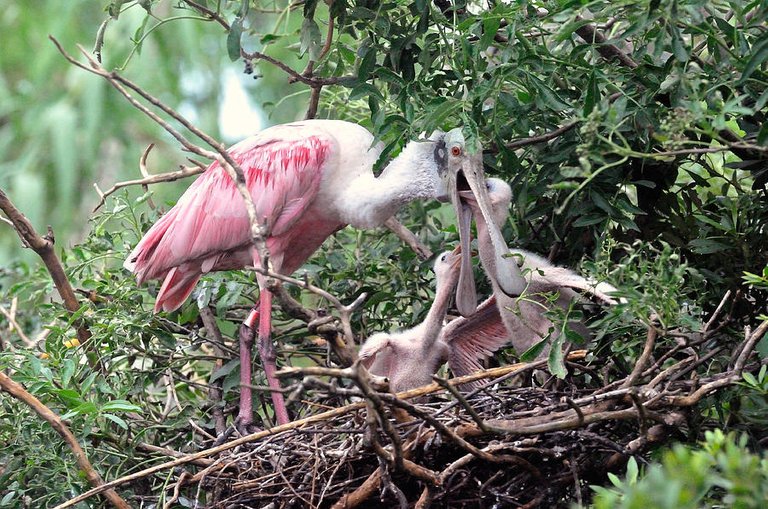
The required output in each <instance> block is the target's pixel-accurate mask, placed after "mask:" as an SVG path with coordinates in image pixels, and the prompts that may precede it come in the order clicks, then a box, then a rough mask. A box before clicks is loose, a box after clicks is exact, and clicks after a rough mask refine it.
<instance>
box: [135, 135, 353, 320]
mask: <svg viewBox="0 0 768 509" xmlns="http://www.w3.org/2000/svg"><path fill="white" fill-rule="evenodd" d="M272 131H274V129H273V130H272ZM271 134H272V135H273V136H272V137H270V138H268V139H266V140H264V139H263V137H258V136H257V137H254V138H250V139H247V140H245V141H243V142H241V143H239V144H237V145H235V146H233V147H232V148H231V149H230V154H231V155H232V157H233V159H235V161H237V163H238V164H239V165H240V167H241V168H242V169H243V173H244V176H245V179H246V185H247V187H248V190H249V191H250V192H251V196H252V198H253V201H254V205H255V207H256V214H257V217H258V218H260V219H262V220H263V221H264V223H265V224H266V225H267V228H268V238H267V247H268V248H269V250H270V253H271V255H272V263H273V266H274V267H275V269H276V270H278V271H279V272H286V273H290V272H292V271H293V270H295V269H296V268H298V266H299V265H301V264H302V263H303V262H304V261H305V260H306V258H307V257H308V256H309V255H310V254H311V253H312V252H314V251H315V250H316V249H317V248H318V247H319V245H320V244H321V243H322V242H323V240H325V238H326V237H327V236H328V235H330V233H332V232H334V231H336V230H338V229H339V228H341V227H342V226H343V224H342V223H340V222H339V221H338V220H334V219H330V220H327V221H323V220H322V216H320V217H318V216H315V217H314V218H313V220H312V221H304V222H302V221H301V219H302V215H303V214H304V213H305V212H306V211H307V209H308V208H309V207H310V206H311V204H312V202H313V201H314V200H315V198H316V197H317V192H318V189H319V187H320V181H321V179H322V176H323V171H324V163H325V161H326V159H327V156H328V152H329V146H330V144H331V142H330V140H328V139H327V138H324V137H322V136H320V135H313V136H309V137H305V138H299V139H298V140H297V139H291V138H287V139H281V138H279V137H275V136H274V134H275V133H274V132H272V133H271ZM278 134H281V133H280V132H279V130H278ZM292 227H293V228H296V227H298V228H299V230H302V231H306V228H307V227H312V228H313V234H312V235H305V236H302V243H303V244H304V245H303V246H302V247H301V248H298V249H296V253H295V254H299V256H298V257H297V256H295V254H294V256H290V257H288V261H289V262H290V267H285V266H284V263H283V262H284V261H285V260H284V258H285V253H284V252H282V251H281V250H280V249H279V248H280V247H284V246H283V245H284V244H285V243H286V238H285V237H290V239H294V238H296V237H297V232H296V231H291V228H292ZM319 232H322V233H324V235H317V233H319ZM321 236H322V238H319V237H321ZM307 243H308V244H309V245H306V244H307ZM275 248H278V249H275ZM254 260H258V258H254V257H253V256H252V250H251V242H250V235H249V222H248V215H247V213H246V209H245V205H244V204H243V201H242V198H241V196H240V194H239V192H238V190H237V188H236V186H235V184H234V182H233V181H232V179H231V178H230V177H229V175H227V173H226V172H225V171H224V169H223V168H222V167H221V166H220V165H219V163H218V162H214V163H213V164H211V165H210V166H209V167H208V169H207V170H206V171H205V172H204V173H203V174H202V175H201V176H200V177H199V178H198V179H197V180H196V181H195V182H194V183H193V184H192V185H191V186H190V187H189V189H187V191H186V192H185V193H184V195H183V196H182V197H181V198H180V199H179V201H178V203H177V204H176V205H175V206H174V207H173V208H171V210H169V211H168V212H167V213H166V214H165V215H164V216H163V217H162V218H160V220H159V221H158V222H157V223H156V224H155V225H154V226H153V227H152V228H151V229H150V230H149V231H148V232H147V234H146V235H145V236H144V238H143V239H142V240H141V242H139V244H138V245H137V246H136V248H135V249H134V250H133V252H132V253H131V255H130V256H129V257H128V261H127V262H126V267H127V268H128V269H129V270H132V271H133V272H135V273H136V277H137V279H138V281H139V283H141V282H143V281H145V280H148V279H164V282H163V285H162V287H161V289H160V293H159V294H158V297H157V302H156V304H155V311H159V310H161V309H162V310H165V311H171V310H174V309H176V308H178V307H179V306H181V304H182V303H183V302H184V301H185V300H186V298H187V297H188V296H189V294H190V293H191V292H192V290H193V289H194V287H195V285H196V283H197V281H198V280H199V279H200V276H201V275H202V274H204V273H206V272H209V271H212V270H214V271H216V270H230V269H239V268H243V267H245V266H247V265H249V264H252V263H254Z"/></svg>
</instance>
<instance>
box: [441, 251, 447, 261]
mask: <svg viewBox="0 0 768 509" xmlns="http://www.w3.org/2000/svg"><path fill="white" fill-rule="evenodd" d="M446 258H448V254H446V253H443V254H442V255H441V256H440V261H441V262H444V261H445V259H446Z"/></svg>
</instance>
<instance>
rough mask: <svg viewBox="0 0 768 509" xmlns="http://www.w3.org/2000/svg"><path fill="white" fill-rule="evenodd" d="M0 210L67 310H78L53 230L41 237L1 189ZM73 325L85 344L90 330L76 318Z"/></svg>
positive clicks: (80, 339)
mask: <svg viewBox="0 0 768 509" xmlns="http://www.w3.org/2000/svg"><path fill="white" fill-rule="evenodd" d="M0 210H2V211H3V212H5V215H6V216H7V217H8V219H9V220H10V221H11V223H13V228H14V230H16V233H17V234H18V235H19V238H20V239H21V241H22V242H23V243H24V245H25V246H29V247H30V248H31V249H32V250H33V251H34V252H35V253H37V255H38V256H39V257H40V258H41V259H42V260H43V263H44V264H45V268H46V269H48V273H49V274H50V275H51V279H53V284H54V285H55V286H56V290H57V291H58V292H59V295H60V296H61V299H62V301H63V302H64V307H65V308H66V309H67V311H69V312H70V313H75V312H76V311H77V310H79V309H80V302H79V301H78V300H77V296H76V295H75V291H74V290H73V289H72V285H71V284H70V283H69V279H68V278H67V275H66V273H65V272H64V267H62V265H61V262H60V261H59V257H58V256H56V252H55V251H54V249H53V244H54V237H53V230H51V228H50V227H48V233H47V234H46V235H45V236H44V237H41V236H40V235H39V234H38V233H37V231H36V230H35V228H34V226H32V223H30V222H29V219H27V218H26V216H25V215H24V214H22V213H21V212H20V211H19V209H17V208H16V206H15V205H14V204H13V202H12V201H11V199H10V198H9V197H8V195H7V194H5V192H4V191H3V190H2V189H0ZM74 327H75V331H76V332H77V339H78V340H79V341H80V344H81V345H83V346H85V345H87V344H88V341H89V340H90V339H91V331H89V330H88V328H87V327H86V326H85V324H84V323H83V322H82V320H76V321H75V322H74Z"/></svg>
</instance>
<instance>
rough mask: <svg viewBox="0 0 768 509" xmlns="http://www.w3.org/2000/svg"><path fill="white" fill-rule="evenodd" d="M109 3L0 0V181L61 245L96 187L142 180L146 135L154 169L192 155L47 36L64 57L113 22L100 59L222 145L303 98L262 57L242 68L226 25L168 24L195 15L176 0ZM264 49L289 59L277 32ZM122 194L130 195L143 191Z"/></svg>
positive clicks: (267, 20)
mask: <svg viewBox="0 0 768 509" xmlns="http://www.w3.org/2000/svg"><path fill="white" fill-rule="evenodd" d="M108 4H109V2H106V1H102V2H94V1H92V0H91V1H88V0H67V1H66V2H61V1H58V0H33V1H28V2H11V1H8V0H3V1H0V48H2V50H0V188H2V189H3V190H5V191H6V192H7V193H8V194H9V195H10V197H11V199H12V200H13V202H14V203H15V204H16V206H17V207H18V208H19V209H20V210H21V211H22V212H23V213H24V214H26V216H27V217H29V219H30V220H31V221H32V223H33V224H34V226H35V228H37V229H38V231H45V229H46V227H47V225H50V226H51V227H52V228H53V230H54V233H55V235H56V242H57V245H58V246H59V247H60V248H61V247H69V246H71V245H72V244H74V243H76V242H79V241H81V240H82V239H83V237H84V236H85V234H86V233H87V231H88V229H89V217H90V216H91V215H92V210H93V207H94V206H95V205H96V203H97V202H98V200H99V196H98V194H97V192H96V191H95V189H94V187H93V184H94V183H96V184H98V186H99V187H100V188H101V189H102V190H107V189H108V188H109V187H111V186H112V185H113V184H114V183H115V182H117V181H121V180H127V179H135V178H140V176H141V175H140V173H139V169H138V161H139V157H140V156H141V154H142V152H143V151H144V149H145V148H146V147H147V145H149V144H150V143H155V144H156V147H155V149H154V150H153V151H152V154H151V156H150V158H149V161H148V167H149V171H150V172H152V173H161V172H166V171H172V170H175V169H177V167H178V166H179V165H182V164H185V163H186V164H189V163H188V162H187V161H186V160H185V154H184V153H182V152H181V151H180V149H179V145H178V143H177V142H176V140H173V139H172V138H170V136H169V135H168V134H167V133H165V132H164V131H162V129H160V128H159V127H158V126H157V125H155V124H154V123H152V122H151V121H150V120H149V119H147V118H146V117H145V116H144V115H143V114H141V113H139V112H138V111H137V110H135V109H134V108H133V107H132V106H130V105H129V104H128V102H127V101H126V100H125V99H124V98H123V97H122V96H120V95H119V94H118V93H117V92H116V91H115V90H113V89H112V88H111V86H110V85H109V84H108V83H107V82H106V81H105V80H103V79H102V78H99V77H97V76H94V75H91V74H89V73H87V72H85V71H83V70H81V69H78V68H75V67H74V66H72V65H70V64H69V63H68V62H67V61H66V60H65V59H64V58H63V57H62V56H61V54H60V53H59V52H58V51H57V50H56V48H55V46H54V45H53V43H52V42H51V41H50V40H49V38H48V37H49V35H50V36H53V37H55V38H56V39H58V40H59V41H60V42H61V43H62V45H63V46H64V48H65V49H66V50H67V51H68V52H70V53H71V54H76V53H78V49H77V45H82V47H83V48H85V49H86V50H87V51H89V52H90V51H92V50H93V48H94V44H95V41H96V39H97V33H98V31H99V27H100V26H101V25H102V23H103V22H104V21H105V20H107V19H109V22H108V23H107V26H106V30H105V31H104V45H103V48H104V49H103V63H104V66H105V67H106V68H107V69H123V68H124V74H125V76H126V77H128V78H129V79H131V80H133V81H135V82H136V83H138V84H139V85H141V86H142V87H144V88H145V89H146V90H147V91H148V92H150V93H152V94H154V95H156V96H157V97H159V98H160V99H161V100H162V101H164V102H165V103H166V104H168V105H169V106H171V107H173V108H176V109H178V110H179V111H181V112H182V113H183V114H184V115H185V116H186V117H187V118H188V119H189V120H191V121H192V122H193V123H195V124H196V125H198V126H199V127H201V128H202V129H203V130H204V131H205V132H207V133H208V134H210V135H212V136H214V137H216V138H218V139H221V140H224V141H225V142H226V143H233V142H235V141H238V140H239V139H241V138H244V137H246V136H248V135H250V134H252V133H253V132H255V131H256V130H258V129H259V128H260V127H266V126H268V125H271V124H275V123H281V122H286V121H290V120H293V119H295V118H297V117H301V116H302V115H303V113H304V108H305V104H306V100H307V96H308V90H307V89H306V87H304V86H303V85H301V84H293V85H289V84H287V80H286V76H285V74H283V73H282V71H279V70H277V69H274V68H267V67H266V66H265V67H264V69H259V70H258V72H257V73H256V74H255V75H246V74H244V73H243V64H242V61H241V62H236V63H233V62H231V61H229V59H228V58H227V56H226V55H227V51H226V48H225V47H224V45H225V44H226V33H225V31H224V30H223V28H222V27H221V26H220V25H218V24H216V23H213V22H210V21H206V20H202V19H200V21H199V22H196V23H195V22H191V23H190V22H188V21H185V22H181V23H175V22H173V20H174V19H176V20H178V19H180V18H185V19H187V18H190V17H192V18H194V17H196V16H195V15H194V13H192V12H191V11H184V10H180V9H177V8H175V5H174V3H173V2H162V3H160V4H157V5H155V6H154V7H153V13H154V14H155V15H156V16H157V17H155V16H148V15H147V13H146V12H145V11H143V10H142V9H138V8H131V9H126V10H125V11H124V12H123V13H121V15H120V16H119V17H118V18H117V19H114V18H110V15H109V13H108V12H106V10H105V9H106V7H107V5H108ZM163 9H165V10H166V11H167V12H163ZM257 14H258V19H259V20H260V22H262V23H264V25H265V26H266V27H269V28H270V29H272V28H274V27H275V23H278V24H279V26H280V29H281V30H283V29H284V30H288V31H292V30H296V29H298V26H300V24H301V15H300V14H298V15H296V16H291V15H290V14H289V15H288V16H285V15H284V16H280V15H279V14H278V13H271V12H259V13H257ZM169 17H170V18H171V21H166V22H164V23H160V24H159V23H158V21H159V20H158V18H163V19H167V18H169ZM155 25H157V26H155ZM137 27H142V29H143V32H144V33H143V36H144V38H143V41H142V44H141V46H140V49H139V52H140V53H141V54H140V55H137V54H136V53H134V51H135V45H134V43H133V40H139V39H140V38H141V34H139V33H138V32H137ZM271 52H272V53H273V54H275V55H278V56H279V57H280V58H281V59H284V60H285V61H286V62H287V63H289V64H291V63H293V58H295V57H294V54H293V53H292V52H289V51H285V52H284V54H281V48H280V42H279V41H278V42H277V43H275V44H273V45H272V49H271ZM80 60H81V61H82V60H84V58H82V57H80ZM254 76H255V78H254ZM263 104H266V105H267V109H266V110H265V109H262V105H263ZM270 105H272V106H271V107H270ZM222 126H226V128H225V129H223V128H222ZM188 184H189V180H187V181H181V182H176V183H172V184H165V185H162V186H155V187H153V189H152V190H153V191H154V192H155V193H156V198H155V200H156V201H157V202H158V203H163V202H164V201H169V200H175V198H176V197H178V195H179V194H180V193H181V189H183V188H184V187H186V186H187V185H188ZM127 192H130V193H133V194H138V193H140V192H141V189H140V188H132V189H130V190H129V191H127ZM106 206H107V207H109V206H110V202H109V201H108V202H107V204H106ZM18 258H22V259H24V260H25V261H33V260H34V259H35V257H34V256H33V253H30V252H29V251H28V250H24V249H22V248H21V244H20V242H19V239H18V237H17V236H16V234H15V232H14V231H13V230H12V229H11V227H10V226H9V225H6V224H0V267H3V266H8V265H9V264H10V263H11V262H12V261H13V260H15V259H18Z"/></svg>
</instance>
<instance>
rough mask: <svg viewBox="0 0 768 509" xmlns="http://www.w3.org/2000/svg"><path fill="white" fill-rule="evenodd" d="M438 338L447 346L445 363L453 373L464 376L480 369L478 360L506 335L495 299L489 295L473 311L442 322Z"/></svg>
mask: <svg viewBox="0 0 768 509" xmlns="http://www.w3.org/2000/svg"><path fill="white" fill-rule="evenodd" d="M442 339H443V341H445V343H447V344H448V347H449V351H450V355H449V357H448V366H449V367H450V368H451V371H452V372H453V375H454V376H464V375H469V374H471V373H474V372H475V371H477V370H479V369H481V368H482V365H481V364H480V361H481V360H483V359H487V358H488V357H490V356H491V355H493V353H494V352H495V351H496V350H498V349H499V348H501V347H503V346H504V345H506V344H507V343H508V342H509V340H510V337H509V332H507V329H506V327H504V323H503V322H502V321H501V315H500V314H499V309H498V307H497V306H496V299H495V298H494V297H490V298H488V299H486V300H485V301H483V302H482V303H481V304H480V305H479V306H478V307H477V311H475V313H474V314H473V315H471V316H469V317H467V318H457V319H455V320H453V321H452V322H450V323H449V324H448V325H446V326H445V328H444V329H443V337H442Z"/></svg>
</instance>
